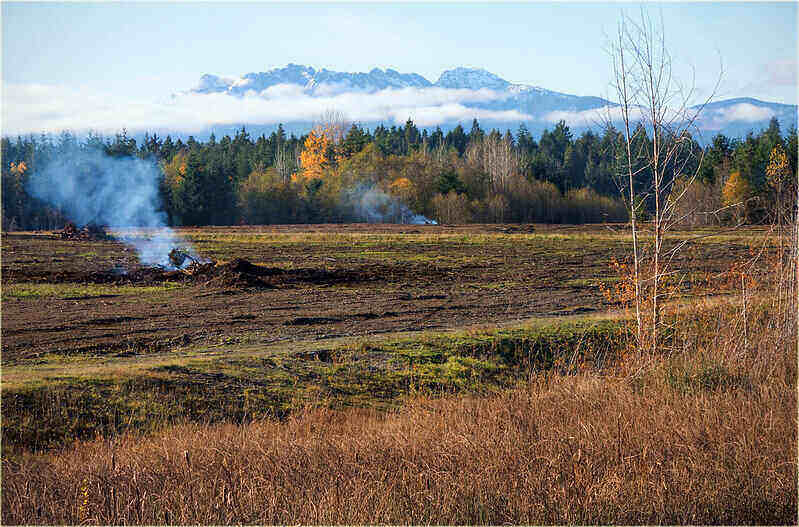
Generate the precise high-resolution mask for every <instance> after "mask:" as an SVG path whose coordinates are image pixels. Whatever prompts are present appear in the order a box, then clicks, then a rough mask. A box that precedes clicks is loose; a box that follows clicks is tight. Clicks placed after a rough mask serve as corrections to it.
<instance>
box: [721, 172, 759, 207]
mask: <svg viewBox="0 0 799 527" xmlns="http://www.w3.org/2000/svg"><path fill="white" fill-rule="evenodd" d="M751 194H752V188H751V187H750V186H749V182H748V181H747V180H746V178H744V177H743V176H742V175H741V173H740V172H738V171H735V172H733V173H732V174H730V177H729V178H727V182H726V183H725V184H724V188H723V189H722V190H721V199H722V203H723V204H724V205H725V206H727V207H729V206H731V205H735V204H737V203H742V202H744V201H746V200H747V199H748V198H749V197H750V196H751Z"/></svg>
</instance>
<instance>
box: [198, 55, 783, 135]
mask: <svg viewBox="0 0 799 527" xmlns="http://www.w3.org/2000/svg"><path fill="white" fill-rule="evenodd" d="M279 85H293V86H295V87H296V88H297V89H298V90H299V92H300V93H302V94H304V95H306V96H310V97H318V96H330V95H337V94H341V93H350V92H356V93H365V94H373V93H377V92H381V91H383V90H403V89H420V90H424V89H432V88H438V89H443V90H461V91H469V92H479V93H483V92H486V93H488V94H493V95H495V96H490V95H489V96H486V97H482V98H474V99H470V100H467V101H465V102H461V104H463V105H464V106H466V107H468V108H473V109H477V110H488V111H494V112H508V111H511V112H513V111H515V112H518V114H521V115H523V116H527V117H529V119H527V120H522V122H524V123H525V124H526V125H527V126H528V128H530V130H531V132H535V131H538V132H540V131H541V130H543V128H545V127H546V126H547V125H548V126H549V127H551V126H553V125H554V122H553V120H560V118H563V119H565V120H567V122H568V120H569V119H572V124H570V126H571V127H572V128H573V129H575V130H581V129H584V128H591V125H590V123H589V121H591V119H590V118H589V117H588V116H587V114H590V113H592V112H593V111H595V110H600V109H602V108H605V107H607V106H611V107H613V106H616V104H615V103H613V102H611V101H608V100H606V99H604V98H602V97H596V96H580V95H572V94H568V93H562V92H557V91H553V90H548V89H546V88H542V87H540V86H532V85H529V84H523V83H513V82H510V81H508V80H506V79H503V78H501V77H500V76H498V75H496V74H494V73H491V72H489V71H488V70H486V69H483V68H473V67H463V66H459V67H455V68H451V69H448V70H445V71H443V72H442V73H441V75H440V76H439V78H438V79H437V80H436V81H435V82H431V81H430V80H428V79H426V78H425V77H423V76H422V75H419V74H417V73H401V72H399V71H397V70H395V69H392V68H386V69H381V68H372V69H371V70H370V71H369V72H355V73H350V72H342V71H335V70H329V69H326V68H322V69H316V68H314V67H312V66H305V65H301V64H294V63H289V64H287V65H286V66H284V67H277V68H272V69H270V70H267V71H263V72H251V73H247V74H245V75H243V76H241V77H239V78H237V79H234V78H225V77H220V76H217V75H213V74H204V75H202V77H200V81H199V83H198V85H197V86H195V87H194V88H192V89H190V90H189V92H188V93H194V94H209V93H221V94H227V95H231V96H234V97H245V96H252V95H255V96H262V97H266V98H270V97H279V96H280V93H279V90H274V89H273V88H274V87H275V86H279ZM184 93H185V92H184ZM699 106H701V105H696V106H694V108H698V107H699ZM796 114H797V106H796V105H792V104H785V103H776V102H766V101H761V100H758V99H755V98H752V97H736V98H732V99H726V100H721V101H713V102H711V103H709V104H708V105H706V106H705V108H704V112H703V117H702V119H701V122H700V128H704V129H705V130H706V131H709V132H722V133H725V134H726V133H727V132H729V134H730V135H734V136H735V135H737V136H743V135H745V134H746V133H747V132H748V131H749V130H750V129H751V130H755V131H756V130H757V129H762V128H764V127H765V126H767V124H768V121H770V119H771V118H772V117H777V119H778V120H779V121H780V124H781V126H783V129H784V130H787V129H789V128H791V127H793V126H796V124H797V117H796ZM481 120H486V119H481ZM594 120H595V119H594ZM488 121H490V119H488ZM503 123H505V121H501V120H500V121H496V124H500V125H502V124H503ZM507 123H510V121H507ZM513 124H514V125H515V126H518V124H519V122H518V121H516V122H514V123H513Z"/></svg>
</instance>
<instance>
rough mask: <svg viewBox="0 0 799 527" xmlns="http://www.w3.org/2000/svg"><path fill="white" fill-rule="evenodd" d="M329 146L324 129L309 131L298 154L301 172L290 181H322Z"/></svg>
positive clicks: (328, 134)
mask: <svg viewBox="0 0 799 527" xmlns="http://www.w3.org/2000/svg"><path fill="white" fill-rule="evenodd" d="M330 144H331V136H330V133H328V132H326V131H325V129H322V128H315V129H313V130H311V132H310V133H309V134H308V137H307V138H306V139H305V143H304V145H303V150H302V152H301V153H300V166H301V167H302V171H300V172H298V173H297V174H295V175H294V176H293V177H292V180H293V181H310V180H312V179H322V178H323V177H324V169H325V168H326V167H327V150H328V148H329V147H330Z"/></svg>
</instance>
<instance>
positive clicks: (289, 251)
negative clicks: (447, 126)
mask: <svg viewBox="0 0 799 527" xmlns="http://www.w3.org/2000/svg"><path fill="white" fill-rule="evenodd" d="M622 229H623V227H622V226H588V227H586V226H580V227H551V226H549V227H548V226H535V227H532V226H510V225H488V226H471V225H470V226H457V227H447V226H407V225H366V224H358V225H302V226H275V227H235V228H229V227H228V228H203V229H183V230H181V231H180V233H181V234H182V235H183V236H184V237H185V238H186V239H187V240H189V241H191V242H192V243H193V244H194V246H195V247H196V248H197V250H198V252H199V253H200V254H201V255H203V256H205V257H209V258H213V259H214V260H217V261H220V262H226V261H233V260H235V259H239V258H241V259H245V260H247V261H248V262H250V263H252V264H256V265H258V266H263V267H265V268H266V270H267V271H268V276H264V277H263V279H262V280H261V282H260V283H258V284H256V285H252V284H248V283H240V282H237V281H236V280H235V279H234V280H204V281H203V280H188V279H186V277H184V276H182V275H175V273H172V274H170V273H157V272H156V273H153V272H151V270H148V269H142V268H141V267H140V266H139V265H138V263H137V262H136V258H135V253H134V251H133V249H131V248H130V247H128V246H126V245H124V244H121V243H119V242H114V241H71V240H63V239H60V238H59V237H57V236H56V235H54V234H52V233H10V234H5V235H4V237H3V245H2V271H3V274H2V281H3V299H2V307H3V315H2V317H3V319H2V322H3V328H2V337H3V357H2V361H3V364H5V365H11V364H16V363H19V362H20V361H26V360H31V359H35V358H36V357H38V356H41V355H46V354H57V355H74V354H86V353H89V354H103V355H106V354H122V355H127V354H131V353H135V354H147V353H154V352H158V351H161V350H164V349H167V348H169V347H172V346H175V345H185V344H189V343H209V342H212V343H218V342H224V341H226V340H227V341H233V340H235V339H241V338H244V337H246V339H247V340H248V342H250V343H264V344H266V343H274V342H281V341H288V342H290V341H292V340H297V339H323V338H330V337H341V336H358V335H371V334H378V333H392V332H399V331H416V330H429V329H448V328H458V327H465V326H470V325H474V324H504V323H509V322H513V321H519V320H523V319H527V318H530V317H536V316H553V315H555V316H557V315H567V314H574V313H584V312H591V311H602V310H606V309H608V308H610V307H612V306H609V305H608V304H607V303H606V302H605V300H604V299H603V297H602V294H601V291H600V290H599V287H598V286H599V284H600V283H601V282H603V281H604V282H606V283H609V282H612V281H613V280H614V279H616V277H615V276H613V270H612V269H611V267H610V262H611V259H612V258H616V259H618V260H623V259H624V258H625V257H626V255H627V253H628V252H629V244H628V239H627V236H626V233H624V232H623V230H622ZM529 231H532V232H529ZM142 235H143V236H144V235H146V234H144V233H142ZM746 241H747V240H746V235H745V234H739V235H738V237H737V239H734V240H730V239H729V238H724V239H719V240H714V239H712V238H710V239H706V240H703V241H702V243H700V244H698V245H697V248H696V249H695V250H693V251H692V252H686V253H684V254H683V255H682V261H681V262H679V264H680V265H681V266H684V267H686V268H688V269H689V270H690V272H691V273H692V274H691V276H692V277H693V279H694V280H695V281H696V280H705V281H708V280H711V279H712V277H713V276H716V275H718V274H719V273H721V272H723V271H724V270H725V269H726V268H727V267H729V264H730V262H732V261H734V260H735V259H736V258H739V257H741V256H743V255H745V254H746V253H747V251H748V250H749V245H748V244H747V243H746Z"/></svg>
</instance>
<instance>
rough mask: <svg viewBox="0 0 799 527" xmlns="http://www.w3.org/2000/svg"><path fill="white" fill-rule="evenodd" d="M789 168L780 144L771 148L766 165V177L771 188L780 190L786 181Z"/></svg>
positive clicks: (786, 157)
mask: <svg viewBox="0 0 799 527" xmlns="http://www.w3.org/2000/svg"><path fill="white" fill-rule="evenodd" d="M789 171H790V168H789V166H788V156H787V155H786V154H785V150H783V149H782V146H780V145H777V146H775V147H774V148H773V149H772V150H771V154H770V155H769V162H768V166H767V167H766V179H767V181H768V184H769V186H771V188H774V189H777V190H780V189H782V187H783V185H785V184H786V183H787V176H788V172H789Z"/></svg>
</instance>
